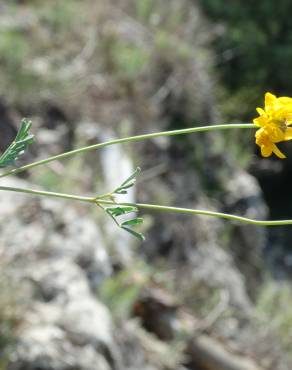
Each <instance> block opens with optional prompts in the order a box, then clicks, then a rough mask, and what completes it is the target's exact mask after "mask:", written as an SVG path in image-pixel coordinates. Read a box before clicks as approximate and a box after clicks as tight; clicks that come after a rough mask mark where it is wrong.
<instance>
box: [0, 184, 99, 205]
mask: <svg viewBox="0 0 292 370" xmlns="http://www.w3.org/2000/svg"><path fill="white" fill-rule="evenodd" d="M0 190H5V191H14V192H17V193H26V194H32V195H40V196H45V197H53V198H63V199H69V200H79V201H81V202H87V203H96V198H95V197H94V198H92V197H82V196H79V195H72V194H65V193H55V192H51V191H42V190H33V189H23V188H17V187H11V186H0Z"/></svg>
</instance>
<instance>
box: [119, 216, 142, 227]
mask: <svg viewBox="0 0 292 370" xmlns="http://www.w3.org/2000/svg"><path fill="white" fill-rule="evenodd" d="M141 224H143V218H142V217H137V218H133V219H132V220H128V221H124V222H123V223H122V227H123V226H136V225H141Z"/></svg>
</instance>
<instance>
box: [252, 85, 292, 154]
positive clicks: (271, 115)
mask: <svg viewBox="0 0 292 370" xmlns="http://www.w3.org/2000/svg"><path fill="white" fill-rule="evenodd" d="M257 112H258V113H259V117H257V118H255V119H254V120H253V122H254V124H255V125H257V126H259V127H260V129H259V130H257V132H256V135H255V137H256V144H257V145H258V146H259V147H260V148H261V153H262V156H263V157H269V156H270V155H271V154H272V153H274V154H276V155H277V156H278V157H279V158H286V156H285V155H284V154H283V153H282V152H281V151H280V149H279V148H278V147H277V146H276V143H279V142H280V141H287V140H292V127H289V125H291V124H292V98H288V97H280V98H277V97H276V96H275V95H273V94H271V93H269V92H268V93H266V95H265V109H262V108H257Z"/></svg>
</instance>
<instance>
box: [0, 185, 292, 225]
mask: <svg viewBox="0 0 292 370" xmlns="http://www.w3.org/2000/svg"><path fill="white" fill-rule="evenodd" d="M0 190H4V191H14V192H18V193H26V194H31V195H38V196H46V197H54V198H63V199H67V200H76V201H80V202H86V203H93V204H97V205H102V206H104V207H106V206H118V205H119V206H135V207H137V208H139V209H146V210H152V211H159V212H172V213H180V214H190V215H202V216H210V217H217V218H223V219H227V220H231V221H238V222H243V223H246V224H252V225H258V226H281V225H292V220H275V221H265V220H253V219H251V218H247V217H242V216H237V215H231V214H228V213H221V212H214V211H206V210H202V209H189V208H178V207H169V206H161V205H156V204H144V203H118V204H117V203H115V202H113V201H110V200H104V198H102V199H101V198H99V197H85V196H79V195H72V194H64V193H55V192H49V191H41V190H33V189H23V188H16V187H10V186H0Z"/></svg>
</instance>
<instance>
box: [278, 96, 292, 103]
mask: <svg viewBox="0 0 292 370" xmlns="http://www.w3.org/2000/svg"><path fill="white" fill-rule="evenodd" d="M278 102H279V103H280V104H283V105H286V104H292V98H288V96H281V97H280V98H278Z"/></svg>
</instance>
